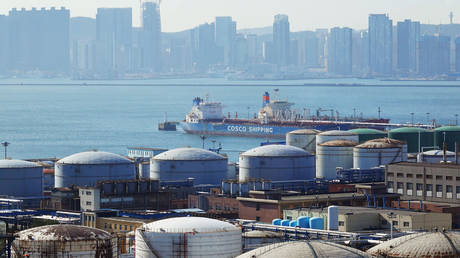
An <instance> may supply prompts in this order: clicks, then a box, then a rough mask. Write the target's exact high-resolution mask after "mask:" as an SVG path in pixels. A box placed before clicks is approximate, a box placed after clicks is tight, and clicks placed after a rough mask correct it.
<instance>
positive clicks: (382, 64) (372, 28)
mask: <svg viewBox="0 0 460 258" xmlns="http://www.w3.org/2000/svg"><path fill="white" fill-rule="evenodd" d="M368 33H369V34H368V36H369V68H370V72H371V73H373V74H377V75H389V74H391V73H392V67H393V21H392V20H390V19H389V18H388V15H386V14H371V15H369V31H368Z"/></svg>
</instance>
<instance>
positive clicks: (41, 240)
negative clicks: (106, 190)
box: [12, 224, 118, 258]
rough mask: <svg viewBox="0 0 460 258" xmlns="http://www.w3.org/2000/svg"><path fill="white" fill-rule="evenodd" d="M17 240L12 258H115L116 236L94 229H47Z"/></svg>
mask: <svg viewBox="0 0 460 258" xmlns="http://www.w3.org/2000/svg"><path fill="white" fill-rule="evenodd" d="M16 236H17V237H16V239H15V240H14V242H13V245H14V246H15V248H12V250H13V257H24V254H27V257H81V258H84V257H118V248H117V238H116V236H115V235H113V236H112V235H111V234H109V233H107V232H106V231H103V230H100V229H96V228H90V227H83V226H76V225H64V224H63V225H50V226H42V227H35V228H31V229H27V230H24V231H21V232H19V233H17V234H16ZM16 252H18V253H19V254H18V253H16Z"/></svg>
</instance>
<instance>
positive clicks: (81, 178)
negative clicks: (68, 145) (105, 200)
mask: <svg viewBox="0 0 460 258" xmlns="http://www.w3.org/2000/svg"><path fill="white" fill-rule="evenodd" d="M135 176H136V169H135V163H133V162H131V161H130V160H129V159H127V158H125V157H123V156H120V155H117V154H113V153H109V152H104V151H87V152H81V153H77V154H73V155H70V156H68V157H65V158H63V159H60V160H59V161H58V162H56V165H55V174H54V177H55V187H68V186H71V185H76V186H94V185H95V184H96V182H97V181H101V180H121V179H134V178H135Z"/></svg>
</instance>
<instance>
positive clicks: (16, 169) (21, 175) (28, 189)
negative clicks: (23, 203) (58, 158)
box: [0, 159, 43, 197]
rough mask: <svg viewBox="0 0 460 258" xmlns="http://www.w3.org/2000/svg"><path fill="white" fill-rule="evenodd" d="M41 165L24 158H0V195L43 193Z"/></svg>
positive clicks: (37, 194)
mask: <svg viewBox="0 0 460 258" xmlns="http://www.w3.org/2000/svg"><path fill="white" fill-rule="evenodd" d="M42 181H43V167H42V166H40V165H38V164H37V163H33V162H28V161H24V160H8V159H4V160H0V195H8V196H15V197H32V196H42V195H43V185H42Z"/></svg>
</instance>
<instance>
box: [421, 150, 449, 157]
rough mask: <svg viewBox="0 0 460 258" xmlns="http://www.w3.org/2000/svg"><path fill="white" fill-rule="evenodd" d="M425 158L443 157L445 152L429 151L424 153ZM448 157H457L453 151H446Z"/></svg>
mask: <svg viewBox="0 0 460 258" xmlns="http://www.w3.org/2000/svg"><path fill="white" fill-rule="evenodd" d="M423 155H424V156H443V155H444V151H443V150H429V151H425V152H423ZM446 155H447V156H455V152H453V151H446Z"/></svg>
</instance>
